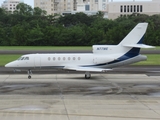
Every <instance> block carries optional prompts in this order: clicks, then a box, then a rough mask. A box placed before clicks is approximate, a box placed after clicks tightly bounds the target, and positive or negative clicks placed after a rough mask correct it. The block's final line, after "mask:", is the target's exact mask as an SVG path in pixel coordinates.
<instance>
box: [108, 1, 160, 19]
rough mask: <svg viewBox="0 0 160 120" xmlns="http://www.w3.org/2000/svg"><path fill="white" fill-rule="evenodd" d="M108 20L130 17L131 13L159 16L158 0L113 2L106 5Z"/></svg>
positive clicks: (159, 3)
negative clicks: (122, 16)
mask: <svg viewBox="0 0 160 120" xmlns="http://www.w3.org/2000/svg"><path fill="white" fill-rule="evenodd" d="M107 13H108V18H109V19H116V18H117V17H119V16H121V15H130V14H133V13H140V14H147V15H154V14H160V0H152V1H135V0H133V1H129V2H114V1H113V0H112V1H111V2H109V3H108V9H107Z"/></svg>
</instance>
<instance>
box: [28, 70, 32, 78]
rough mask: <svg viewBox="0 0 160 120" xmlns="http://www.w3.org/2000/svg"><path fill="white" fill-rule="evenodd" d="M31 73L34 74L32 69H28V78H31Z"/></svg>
mask: <svg viewBox="0 0 160 120" xmlns="http://www.w3.org/2000/svg"><path fill="white" fill-rule="evenodd" d="M31 74H32V71H31V70H28V79H31V78H32V77H31Z"/></svg>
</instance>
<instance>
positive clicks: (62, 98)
mask: <svg viewBox="0 0 160 120" xmlns="http://www.w3.org/2000/svg"><path fill="white" fill-rule="evenodd" d="M56 82H57V87H58V88H59V90H60V92H61V93H60V97H61V100H62V101H63V105H64V108H65V111H66V113H67V114H66V115H67V118H68V120H70V117H69V113H68V110H67V107H66V104H65V101H64V96H63V89H62V88H61V87H60V84H59V82H58V78H57V74H56Z"/></svg>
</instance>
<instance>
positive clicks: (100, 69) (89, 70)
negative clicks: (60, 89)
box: [63, 66, 112, 72]
mask: <svg viewBox="0 0 160 120" xmlns="http://www.w3.org/2000/svg"><path fill="white" fill-rule="evenodd" d="M63 69H66V70H75V71H85V72H87V71H88V72H107V71H109V70H112V69H103V68H94V67H79V66H74V67H73V66H65V67H64V68H63Z"/></svg>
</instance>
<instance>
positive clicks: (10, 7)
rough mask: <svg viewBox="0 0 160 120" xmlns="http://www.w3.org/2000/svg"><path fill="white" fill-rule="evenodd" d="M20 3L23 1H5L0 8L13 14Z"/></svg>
mask: <svg viewBox="0 0 160 120" xmlns="http://www.w3.org/2000/svg"><path fill="white" fill-rule="evenodd" d="M21 2H23V0H5V1H4V2H3V4H2V8H4V9H6V10H7V11H11V12H13V11H15V10H16V6H17V5H18V4H19V3H21Z"/></svg>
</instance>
